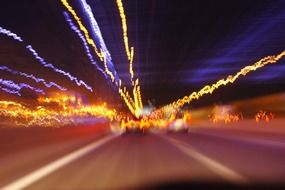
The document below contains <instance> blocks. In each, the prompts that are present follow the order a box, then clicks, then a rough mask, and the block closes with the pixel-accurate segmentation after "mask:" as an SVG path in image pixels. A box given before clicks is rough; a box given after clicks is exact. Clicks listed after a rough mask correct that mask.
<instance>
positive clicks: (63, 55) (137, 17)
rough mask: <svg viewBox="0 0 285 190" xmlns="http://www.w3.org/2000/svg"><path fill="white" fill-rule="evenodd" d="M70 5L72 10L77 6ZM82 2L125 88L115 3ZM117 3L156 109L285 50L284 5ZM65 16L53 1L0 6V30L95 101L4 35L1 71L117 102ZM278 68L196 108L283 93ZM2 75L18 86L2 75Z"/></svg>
mask: <svg viewBox="0 0 285 190" xmlns="http://www.w3.org/2000/svg"><path fill="white" fill-rule="evenodd" d="M70 2H71V3H72V5H73V6H74V7H75V8H77V7H78V4H77V2H76V1H75V0H72V1H70ZM88 3H89V4H91V6H92V10H93V13H94V15H95V18H96V20H97V22H98V24H99V26H100V29H101V31H102V34H103V37H104V39H105V43H106V45H107V47H108V49H109V51H110V52H111V55H112V58H113V63H114V65H115V67H116V69H117V71H118V73H119V75H120V76H121V78H122V79H123V81H125V82H126V83H128V84H129V79H128V77H129V76H128V65H127V59H126V56H125V54H124V46H123V40H122V32H121V23H120V22H121V21H120V18H119V14H118V11H117V8H116V3H115V0H93V1H88ZM123 3H124V5H125V13H126V15H127V22H128V30H129V40H130V45H131V46H134V47H135V71H136V73H137V74H138V76H139V77H140V80H141V84H142V92H143V99H144V100H148V99H155V102H156V104H163V103H168V102H170V101H173V100H175V99H176V98H179V97H182V96H184V95H186V94H189V93H191V92H192V91H193V90H198V89H200V88H201V87H202V86H203V85H205V84H210V83H212V82H215V81H216V80H218V79H220V78H223V77H226V76H227V75H229V74H233V73H235V72H237V71H238V70H239V69H241V68H242V67H243V66H245V65H248V64H252V63H254V62H255V61H257V60H258V59H260V58H262V57H264V56H267V55H271V54H277V53H279V52H281V51H283V50H284V49H285V11H284V10H285V1H270V0H251V1H248V0H236V1H228V0H219V1H217V0H195V1H192V0H191V1H190V0H176V1H173V0H128V1H127V0H123ZM64 10H65V9H64V7H63V6H62V5H61V4H60V1H59V0H58V1H55V0H50V1H43V0H26V1H18V0H6V1H1V6H0V26H2V27H4V28H7V29H9V30H11V31H13V32H15V33H17V34H19V35H20V36H21V37H22V38H23V39H24V40H25V41H26V42H27V43H29V44H32V45H33V47H34V48H35V49H37V50H38V51H39V53H40V54H41V56H42V57H44V58H45V59H46V60H47V61H48V62H51V63H53V64H54V65H56V66H58V67H60V68H62V69H64V70H66V71H69V72H71V73H72V74H74V75H75V76H77V77H79V78H80V79H82V80H84V81H86V82H87V83H88V84H89V85H91V86H92V87H94V89H95V95H93V94H90V93H87V92H86V91H85V90H84V89H82V88H77V87H76V86H75V85H73V84H72V83H70V82H68V80H66V79H64V78H63V77H61V76H59V75H57V74H54V73H53V72H51V71H49V70H48V69H44V68H42V67H41V66H40V65H39V64H37V62H36V61H34V60H33V58H32V57H31V56H30V55H29V54H28V53H27V52H26V51H25V49H24V48H23V47H22V46H21V45H20V44H18V43H15V42H14V41H13V40H11V39H10V38H7V37H4V36H0V43H1V46H0V55H1V59H0V65H8V66H10V67H12V68H15V69H18V70H21V71H25V72H30V73H34V74H38V75H39V76H42V77H45V78H49V79H52V80H54V81H57V82H58V83H60V84H62V85H65V86H67V87H68V88H70V89H73V90H74V91H77V92H80V93H85V94H86V95H87V96H88V97H93V98H95V99H98V97H101V98H103V99H106V97H110V98H111V99H112V98H114V97H116V93H115V92H114V91H113V90H112V88H111V87H110V84H108V83H107V82H106V81H105V80H104V78H103V77H102V76H101V74H100V73H99V72H98V71H96V70H95V69H94V68H93V67H92V66H91V65H90V63H89V62H88V59H87V57H86V56H85V53H84V49H83V48H82V45H81V43H80V40H79V39H78V38H77V36H76V35H75V34H74V33H73V32H72V31H71V30H70V29H69V27H68V24H67V23H66V22H65V19H64V16H63V14H62V12H63V11H64ZM78 11H79V10H78ZM80 16H81V15H80ZM282 63H284V60H281V61H280V62H279V63H278V64H276V65H273V66H269V67H267V68H264V69H262V70H260V71H258V72H256V73H254V74H250V75H249V76H248V77H245V78H243V79H241V80H238V81H237V84H233V85H230V86H229V87H222V88H221V89H219V90H217V91H216V92H215V93H214V94H213V95H212V96H206V97H204V98H203V99H201V100H200V101H199V102H195V103H194V105H197V106H198V105H205V104H212V103H215V102H223V101H230V100H235V99H241V98H247V97H251V96H259V95H263V94H269V93H273V92H279V91H284V90H285V87H284V84H285V82H284V79H285V77H284V76H285V75H284V74H283V73H284V71H285V65H283V64H282ZM1 76H2V77H4V76H5V78H11V79H13V80H19V79H17V78H12V76H9V75H7V74H6V73H5V72H1ZM1 94H2V93H1ZM1 96H7V95H5V94H3V95H1Z"/></svg>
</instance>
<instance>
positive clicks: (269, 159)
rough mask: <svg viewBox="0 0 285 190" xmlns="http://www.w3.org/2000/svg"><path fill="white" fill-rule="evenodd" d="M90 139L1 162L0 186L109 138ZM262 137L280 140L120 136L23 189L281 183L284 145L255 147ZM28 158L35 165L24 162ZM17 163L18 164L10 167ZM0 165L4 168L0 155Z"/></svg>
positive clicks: (209, 134) (254, 135)
mask: <svg viewBox="0 0 285 190" xmlns="http://www.w3.org/2000/svg"><path fill="white" fill-rule="evenodd" d="M94 134H96V133H94ZM95 136H96V137H94V136H93V137H92V135H90V136H89V135H88V136H86V137H84V138H81V139H76V140H71V141H69V142H68V143H66V142H65V143H63V144H65V145H64V146H63V144H62V143H59V144H62V145H60V146H59V145H57V143H55V144H54V145H50V146H46V145H45V148H43V149H42V151H40V149H41V148H42V146H39V147H38V148H37V149H36V150H37V151H35V150H29V151H27V152H26V157H23V155H22V157H21V156H18V157H15V158H14V159H13V160H11V162H9V161H7V160H6V162H5V167H6V170H5V171H0V174H1V175H0V176H1V180H0V181H1V186H2V187H3V186H4V185H9V184H10V185H11V184H13V183H15V182H19V180H21V179H22V178H23V177H24V176H26V175H27V174H34V173H35V172H36V171H37V170H39V169H41V168H44V167H45V166H48V165H49V164H50V163H52V162H54V161H58V160H60V159H61V158H65V157H66V156H67V155H68V154H70V153H73V152H76V151H78V150H82V147H85V146H86V145H90V144H91V143H94V142H98V141H100V139H104V138H106V137H107V136H108V134H103V135H101V136H98V135H95ZM277 137H278V138H277ZM284 137H285V135H284ZM249 139H250V140H251V141H249ZM264 139H270V140H271V141H273V142H276V145H278V143H283V142H282V141H283V139H284V138H283V139H282V134H276V133H258V132H256V131H248V130H247V131H244V130H239V131H237V130H232V129H228V130H224V129H215V130H213V129H205V128H204V129H195V130H192V131H191V133H189V134H187V133H171V134H164V133H162V134H123V135H121V136H118V137H115V138H114V139H112V140H110V141H107V142H106V143H104V144H102V145H101V146H100V147H97V148H94V149H93V148H91V149H90V150H88V152H86V153H85V154H82V155H81V156H80V157H78V158H76V159H74V160H72V162H70V163H67V164H64V165H62V166H60V167H59V168H58V169H57V170H54V171H52V172H51V173H49V174H48V175H45V176H43V177H42V178H39V179H36V180H35V181H33V182H32V183H31V184H29V185H28V186H27V189H137V188H144V187H157V186H162V187H163V185H167V184H179V183H181V184H182V183H183V184H184V185H185V182H187V185H191V184H196V183H201V182H207V183H206V184H212V183H216V182H217V183H221V184H224V183H225V184H240V185H247V184H252V183H253V184H264V183H273V184H279V183H282V182H283V183H284V181H285V177H284V176H285V147H282V146H275V144H274V143H273V144H272V143H271V144H270V145H266V144H264V143H260V142H263V141H262V140H264ZM56 147H62V148H56ZM48 150H49V151H48ZM22 154H24V153H23V152H22ZM29 155H33V156H32V157H34V158H35V157H36V158H37V159H36V160H37V161H34V162H32V161H30V162H28V164H27V163H25V161H24V160H25V159H27V158H29V157H30V156H29ZM51 155H53V156H51ZM21 160H22V161H21ZM42 160H44V161H42ZM18 161H20V163H21V164H22V165H21V164H18V165H17V167H16V166H13V165H14V164H15V163H17V162H18ZM33 163H34V164H33ZM0 164H2V165H1V167H3V158H2V157H1V158H0ZM11 168H12V169H11ZM10 169H11V170H10ZM1 186H0V187H1Z"/></svg>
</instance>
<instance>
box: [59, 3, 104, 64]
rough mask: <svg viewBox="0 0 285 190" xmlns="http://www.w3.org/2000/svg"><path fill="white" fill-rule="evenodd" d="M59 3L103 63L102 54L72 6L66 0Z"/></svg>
mask: <svg viewBox="0 0 285 190" xmlns="http://www.w3.org/2000/svg"><path fill="white" fill-rule="evenodd" d="M61 3H62V4H63V5H64V6H65V7H66V9H67V10H68V12H70V14H71V15H72V16H73V18H74V19H75V20H76V22H77V24H78V26H79V28H80V30H81V31H82V32H83V33H84V36H85V39H86V41H87V43H88V44H90V45H91V46H92V47H93V48H94V51H95V53H96V54H97V56H98V57H99V58H100V60H101V61H103V55H102V52H99V51H98V48H97V47H96V44H95V42H94V41H93V40H92V38H91V37H90V35H89V33H88V30H87V29H86V27H85V26H84V25H83V24H82V22H81V19H80V17H79V16H78V15H77V13H76V12H75V10H74V9H73V8H72V6H71V5H70V4H69V3H68V1H67V0H61Z"/></svg>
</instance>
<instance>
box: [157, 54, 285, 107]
mask: <svg viewBox="0 0 285 190" xmlns="http://www.w3.org/2000/svg"><path fill="white" fill-rule="evenodd" d="M284 56H285V51H283V52H281V53H280V54H278V55H272V56H267V57H264V58H262V59H260V60H259V61H257V62H256V63H254V64H253V65H249V66H246V67H244V68H243V69H241V70H240V71H239V72H238V73H236V74H235V75H229V76H228V77H227V78H226V79H221V80H218V81H217V82H216V83H214V84H212V85H206V86H204V87H203V88H202V89H201V90H199V91H198V92H193V93H191V94H190V95H189V96H184V97H183V98H181V99H178V100H177V101H175V102H173V103H171V104H169V105H166V106H164V107H162V108H161V110H164V111H163V112H167V111H169V110H178V109H179V108H181V107H182V106H183V105H184V104H186V103H187V104H189V103H190V102H191V101H193V100H195V99H196V100H197V99H199V98H200V97H202V96H203V95H206V94H212V93H213V92H214V91H215V90H216V89H218V88H219V87H221V86H226V85H228V84H230V83H234V82H235V81H236V80H237V79H238V78H239V77H240V76H245V75H247V74H248V73H250V72H252V71H255V70H257V69H259V68H262V67H264V66H266V65H268V64H273V63H276V62H277V61H278V60H280V59H281V58H283V57H284ZM161 110H160V111H161Z"/></svg>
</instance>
